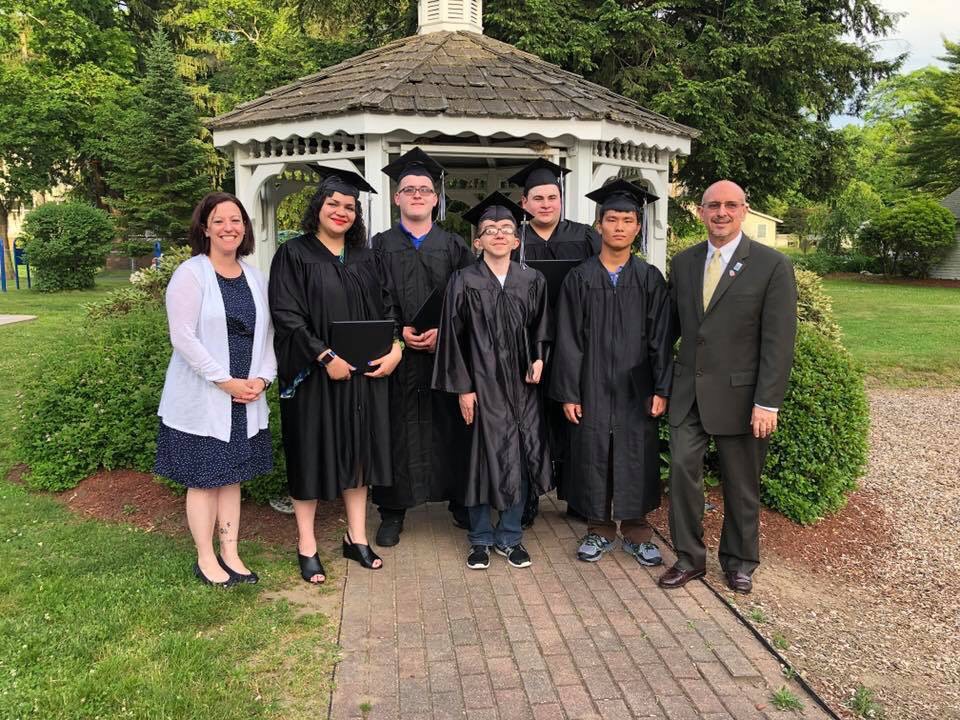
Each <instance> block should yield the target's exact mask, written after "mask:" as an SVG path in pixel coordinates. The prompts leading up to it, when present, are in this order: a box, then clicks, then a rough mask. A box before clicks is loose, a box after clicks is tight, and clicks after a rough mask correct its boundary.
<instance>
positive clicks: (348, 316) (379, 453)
mask: <svg viewBox="0 0 960 720" xmlns="http://www.w3.org/2000/svg"><path fill="white" fill-rule="evenodd" d="M321 171H322V172H324V173H331V174H329V175H328V176H327V177H326V179H325V180H324V181H323V182H322V183H321V184H320V187H319V188H318V189H317V192H316V194H315V195H314V197H313V199H312V200H311V202H310V206H309V207H308V209H307V212H306V214H305V215H304V219H303V222H302V225H301V227H302V229H303V231H304V234H303V235H300V236H299V237H296V238H294V239H292V240H289V241H287V242H286V243H285V244H283V245H281V246H280V248H279V249H278V250H277V254H276V255H275V256H274V259H273V264H272V265H271V267H270V311H271V314H272V315H273V324H274V328H275V347H276V351H277V364H278V373H277V375H278V378H279V381H280V397H281V399H280V417H281V423H282V424H281V428H282V431H283V448H284V453H285V455H286V461H287V483H288V486H289V491H290V496H291V498H292V499H293V506H294V514H295V515H296V518H297V531H298V536H299V542H298V548H297V557H298V560H299V562H300V571H301V575H302V576H303V578H304V580H306V581H307V582H314V583H316V582H323V580H324V570H323V566H322V565H321V564H320V558H319V556H318V555H317V550H316V546H317V544H316V537H315V535H314V516H315V514H316V507H317V500H334V499H336V498H338V497H343V503H344V507H345V510H346V514H347V532H346V535H345V536H344V538H343V555H344V557H346V558H349V559H353V560H357V562H359V563H361V564H362V565H364V566H365V567H368V568H373V569H376V568H379V567H381V566H382V562H381V560H380V558H379V557H378V556H377V555H376V554H375V553H374V552H373V551H372V550H371V549H370V546H369V543H368V542H367V537H366V501H367V487H369V486H383V485H390V483H391V473H390V420H389V407H388V390H387V379H386V376H387V375H389V374H390V373H391V372H393V370H394V368H395V367H396V366H397V363H399V362H400V357H401V349H400V345H399V343H398V342H395V343H394V345H393V347H392V349H391V351H390V353H389V354H387V355H385V356H384V357H382V358H379V359H378V360H375V361H373V362H372V363H371V365H372V366H373V369H372V370H371V371H370V372H366V373H363V371H362V370H360V369H357V371H356V372H351V367H350V365H348V364H347V362H346V361H345V360H343V358H340V357H337V355H336V352H335V350H336V348H331V347H330V346H329V344H328V339H329V326H330V323H331V322H333V321H336V320H382V319H389V320H393V321H395V322H396V319H397V316H398V313H397V308H396V305H395V303H394V300H393V298H392V296H391V295H390V293H389V291H388V290H387V288H386V285H385V282H384V275H383V269H382V267H381V265H380V262H379V260H378V258H377V256H376V254H375V253H374V252H373V251H372V250H370V249H368V248H367V247H366V246H365V238H366V232H365V229H364V225H363V216H362V214H361V210H360V205H359V202H358V198H359V191H360V190H372V188H370V186H369V185H368V184H367V183H366V181H364V180H363V178H361V177H360V176H359V175H357V174H356V173H348V172H344V171H339V170H329V169H326V168H321Z"/></svg>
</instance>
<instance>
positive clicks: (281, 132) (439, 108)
mask: <svg viewBox="0 0 960 720" xmlns="http://www.w3.org/2000/svg"><path fill="white" fill-rule="evenodd" d="M210 128H211V129H212V130H213V140H214V144H215V145H216V146H217V147H218V148H221V149H222V150H224V151H225V152H227V153H229V154H232V155H233V160H234V166H235V174H236V189H237V196H238V197H239V198H240V200H241V202H243V204H244V206H245V207H246V208H247V210H248V212H249V213H250V216H251V220H252V222H253V224H254V231H255V234H256V237H257V247H256V251H255V253H254V260H255V262H256V264H257V265H258V266H259V267H260V268H261V269H263V270H264V271H266V270H267V269H268V268H269V265H270V260H271V258H272V257H273V253H274V251H275V250H276V246H277V227H276V209H277V206H278V204H279V203H280V201H281V200H282V199H283V198H284V197H286V196H287V195H289V194H290V193H293V192H296V191H297V190H299V189H301V188H302V187H304V186H305V185H307V184H314V183H316V181H317V178H316V177H315V174H314V173H313V171H312V170H311V169H310V166H311V165H315V164H321V165H330V166H334V167H341V168H344V169H350V170H354V171H357V172H360V173H362V174H364V175H365V177H366V178H367V180H368V181H369V182H370V183H371V185H373V186H374V188H375V189H376V190H377V193H378V194H377V195H375V196H373V198H372V201H371V206H370V217H368V218H367V223H368V225H369V226H370V228H371V230H372V231H373V232H378V231H380V230H383V229H386V228H387V227H389V226H390V223H391V205H392V194H391V192H390V185H389V179H388V178H387V177H386V176H385V175H383V174H382V173H381V172H380V168H382V167H383V166H384V165H386V164H387V163H388V162H389V161H390V160H391V159H393V158H395V157H396V156H397V155H399V154H400V153H403V152H406V151H407V150H409V149H411V148H412V147H414V146H420V147H421V148H423V149H424V150H425V151H426V152H428V153H430V154H431V155H433V156H434V157H436V158H437V159H438V161H440V162H441V163H442V164H443V165H444V166H445V167H446V168H447V170H448V173H447V195H448V197H450V198H453V199H457V200H462V201H464V202H466V203H468V204H473V203H474V202H476V201H477V200H478V199H480V198H482V197H483V196H485V195H486V194H487V193H488V192H492V191H493V190H497V189H505V188H506V178H507V177H509V176H510V175H511V174H512V173H513V172H515V171H516V170H517V168H518V167H519V166H521V165H523V164H525V163H527V162H529V161H530V160H532V159H534V158H536V157H538V156H539V157H544V158H546V159H548V160H552V161H553V162H556V163H558V164H561V165H564V166H566V167H568V168H570V169H571V170H572V172H571V173H570V174H569V175H567V176H566V177H567V180H566V186H565V188H564V193H565V198H566V202H565V206H566V217H568V218H570V219H573V220H578V221H580V222H587V223H592V222H593V220H594V217H593V215H594V212H595V211H594V207H593V203H592V201H589V200H587V199H586V198H585V197H584V195H585V193H586V192H588V191H589V190H591V189H593V188H596V187H599V186H600V185H602V184H603V183H604V182H605V181H606V180H607V179H608V178H611V177H615V176H619V177H624V178H626V179H629V180H634V181H639V182H641V183H643V184H645V186H646V187H647V188H648V189H650V190H651V191H652V192H653V193H654V194H656V195H657V196H658V197H659V198H660V199H659V200H658V201H657V202H656V203H655V207H654V212H653V214H652V215H653V218H652V224H651V226H650V232H649V235H648V238H649V247H648V256H649V259H650V261H651V262H652V263H653V264H655V265H656V266H658V267H659V268H661V269H663V268H664V265H665V263H666V234H667V196H668V193H669V187H670V184H669V174H670V166H671V162H672V161H673V159H674V158H675V157H676V156H677V155H687V154H689V152H690V141H691V140H692V139H693V138H694V137H696V136H697V134H698V133H697V131H696V130H694V129H692V128H689V127H686V126H684V125H681V124H679V123H677V122H674V121H673V120H671V119H669V118H667V117H665V116H663V115H659V114H657V113H654V112H651V111H649V110H646V109H644V108H642V107H640V106H639V105H637V104H636V103H634V102H633V101H631V100H629V99H627V98H625V97H623V96H621V95H617V94H616V93H613V92H610V91H609V90H607V89H605V88H603V87H601V86H599V85H596V84H594V83H590V82H588V81H586V80H585V79H584V78H583V77H581V76H579V75H576V74H573V73H570V72H567V71H565V70H563V69H561V68H559V67H557V66H556V65H552V64H550V63H547V62H544V61H543V60H541V59H540V58H538V57H536V56H534V55H531V54H529V53H525V52H522V51H520V50H518V49H517V48H515V47H513V46H512V45H508V44H506V43H502V42H499V41H497V40H493V39H492V38H488V37H485V36H484V35H483V26H482V5H481V0H420V5H419V29H418V32H417V34H416V35H413V36H411V37H407V38H403V39H401V40H397V41H394V42H391V43H389V44H387V45H384V46H383V47H380V48H377V49H376V50H371V51H369V52H365V53H363V54H361V55H358V56H357V57H354V58H351V59H350V60H348V61H346V62H343V63H340V64H339V65H334V66H332V67H328V68H324V69H323V70H321V71H320V72H318V73H315V74H314V75H310V76H307V77H304V78H301V79H300V80H297V81H296V82H293V83H291V84H289V85H286V86H283V87H280V88H277V89H275V90H272V91H270V92H269V93H267V94H266V95H264V96H263V97H260V98H258V99H256V100H253V101H251V102H248V103H245V104H243V105H240V106H238V107H237V108H236V109H234V110H232V111H231V112H228V113H225V114H223V115H220V116H218V117H216V118H214V119H213V120H212V121H211V122H210ZM513 196H514V198H516V193H514V195H513Z"/></svg>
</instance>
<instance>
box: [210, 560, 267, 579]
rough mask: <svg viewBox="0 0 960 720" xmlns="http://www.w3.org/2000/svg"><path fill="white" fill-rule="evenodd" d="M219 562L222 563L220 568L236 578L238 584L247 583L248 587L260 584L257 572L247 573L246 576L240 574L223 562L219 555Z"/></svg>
mask: <svg viewBox="0 0 960 720" xmlns="http://www.w3.org/2000/svg"><path fill="white" fill-rule="evenodd" d="M217 562H218V563H220V567H222V568H223V569H224V570H226V571H227V573H228V574H229V575H230V577H232V578H236V581H237V582H238V583H247V584H248V585H254V584H255V583H258V582H260V576H259V575H257V574H256V573H255V572H251V573H247V574H246V575H244V574H243V573H238V572H237V571H236V570H234V569H233V568H232V567H230V566H229V565H227V564H226V563H225V562H224V561H223V558H222V557H220V555H217Z"/></svg>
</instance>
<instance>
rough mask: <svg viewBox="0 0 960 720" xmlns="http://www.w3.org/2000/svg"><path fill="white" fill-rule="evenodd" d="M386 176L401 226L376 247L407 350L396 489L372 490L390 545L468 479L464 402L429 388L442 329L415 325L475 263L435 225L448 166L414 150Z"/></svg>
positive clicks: (394, 424)
mask: <svg viewBox="0 0 960 720" xmlns="http://www.w3.org/2000/svg"><path fill="white" fill-rule="evenodd" d="M383 172H385V173H386V174H387V175H389V176H390V177H391V178H392V179H393V180H394V181H395V182H396V183H397V191H396V193H395V194H394V196H393V200H394V203H396V205H397V207H398V208H400V221H399V222H398V223H397V224H396V225H394V226H393V227H392V228H390V229H389V230H386V231H384V232H381V233H378V234H377V235H375V236H374V237H373V241H372V244H373V249H374V251H375V252H377V253H378V254H379V255H380V257H381V258H382V260H383V265H384V267H385V268H386V270H387V277H388V284H389V287H390V291H391V293H392V295H393V297H394V298H396V301H397V303H398V304H399V306H400V313H401V320H400V322H401V326H402V328H403V330H402V332H403V341H404V343H405V345H406V347H405V350H406V351H405V352H404V355H403V360H401V362H400V364H399V365H398V366H397V369H396V370H395V371H394V373H393V375H392V376H391V377H390V426H391V454H392V458H393V485H392V486H390V487H382V488H374V489H373V502H374V503H375V504H376V505H377V506H378V507H379V509H380V518H381V522H380V529H379V530H378V531H377V544H378V545H381V546H384V547H389V546H392V545H396V544H397V543H398V542H399V541H400V533H401V532H402V531H403V521H404V517H405V515H406V511H407V509H408V508H412V507H416V506H417V505H421V504H422V503H425V502H431V501H439V500H449V499H450V491H449V486H450V484H451V483H452V482H459V481H460V480H461V478H462V477H463V476H464V475H465V474H466V470H467V466H466V457H467V451H468V448H469V444H468V443H469V435H468V434H467V433H466V432H465V431H464V428H463V423H462V422H460V409H459V406H458V403H457V399H456V398H455V397H453V396H451V395H449V394H448V393H442V392H438V391H436V390H432V389H431V388H430V382H431V379H432V375H433V357H434V356H433V353H434V350H435V348H436V342H437V328H436V326H435V325H434V326H433V327H430V328H426V327H421V328H420V329H419V330H418V329H417V328H415V327H413V325H412V323H413V322H414V320H415V319H416V320H422V318H417V317H416V316H417V311H418V310H420V308H421V307H422V306H423V304H424V302H426V301H427V299H428V298H429V297H430V296H431V294H433V293H437V298H435V299H436V300H439V299H440V298H441V297H442V294H443V291H444V290H445V289H446V287H447V280H449V279H450V274H451V273H452V272H453V271H454V270H458V269H460V268H463V267H467V266H468V265H472V264H473V263H474V262H475V260H474V257H473V254H472V253H471V252H470V250H469V248H468V247H467V244H466V243H465V242H464V240H463V238H461V237H460V236H459V235H454V234H453V233H449V232H447V231H446V230H444V229H443V228H441V227H439V226H438V225H435V224H434V222H433V216H434V211H435V210H436V209H437V207H438V202H439V198H438V190H439V188H441V187H442V182H443V168H442V167H441V166H440V165H439V164H438V163H437V162H436V161H434V160H433V158H431V157H430V156H429V155H427V154H426V153H425V152H423V151H422V150H420V149H419V148H414V149H413V150H411V151H410V152H408V153H405V154H404V155H401V156H400V158H399V159H398V160H396V161H394V162H392V163H390V164H389V165H387V166H386V167H385V168H383ZM441 211H442V208H441ZM437 307H439V303H437ZM438 320H439V313H438V314H437V318H436V319H435V321H438ZM450 509H451V512H453V513H454V522H455V523H456V524H458V525H461V526H463V527H465V526H466V524H467V518H466V510H465V509H464V508H463V507H462V506H459V505H457V504H456V503H451V508H450Z"/></svg>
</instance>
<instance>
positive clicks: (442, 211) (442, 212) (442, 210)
mask: <svg viewBox="0 0 960 720" xmlns="http://www.w3.org/2000/svg"><path fill="white" fill-rule="evenodd" d="M446 176H447V173H446V172H444V171H441V172H440V207H439V208H438V209H437V221H438V222H443V221H444V220H446V219H447V185H446V183H447V179H446Z"/></svg>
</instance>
